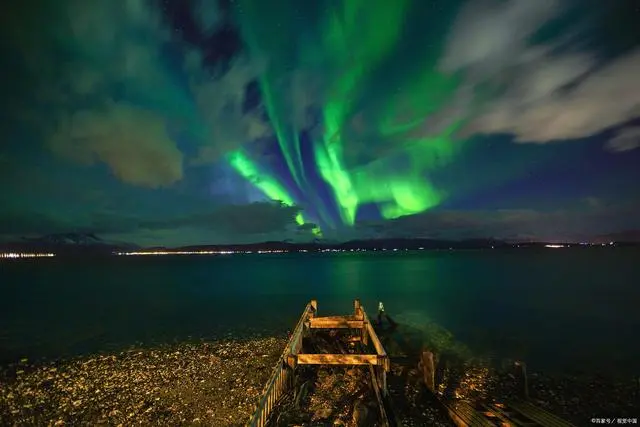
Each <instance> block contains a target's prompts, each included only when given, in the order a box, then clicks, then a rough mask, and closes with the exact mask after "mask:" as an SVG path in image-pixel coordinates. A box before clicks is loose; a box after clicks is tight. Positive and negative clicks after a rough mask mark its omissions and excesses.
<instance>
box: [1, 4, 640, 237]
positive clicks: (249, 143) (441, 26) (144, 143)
mask: <svg viewBox="0 0 640 427" xmlns="http://www.w3.org/2000/svg"><path fill="white" fill-rule="evenodd" d="M89 3H90V4H89ZM1 9H2V10H1V16H2V18H0V20H1V22H0V24H1V25H0V32H2V34H1V36H2V40H3V42H2V44H1V45H0V66H1V67H2V70H3V79H2V80H1V81H0V85H1V86H2V93H3V97H2V114H1V115H0V117H1V118H0V129H1V130H2V137H3V141H2V145H1V146H0V180H1V181H0V182H2V188H3V191H2V192H1V193H0V240H14V239H20V238H22V237H25V236H35V235H41V234H48V233H56V232H72V231H89V232H94V233H97V234H99V235H100V236H102V237H103V238H105V239H108V240H117V241H128V242H134V243H138V244H142V245H184V244H202V243H225V242H229V243H231V242H252V241H264V240H274V239H294V240H308V239H312V238H314V237H316V236H317V234H314V233H313V232H312V230H314V229H315V228H314V227H315V226H317V227H319V229H320V230H321V232H322V235H323V236H324V237H326V238H329V239H349V238H356V237H371V236H374V235H375V236H379V235H387V236H393V235H403V236H404V235H413V236H422V237H428V236H438V237H452V238H457V237H477V236H483V237H490V236H493V237H499V238H527V239H529V238H539V239H573V240H578V239H586V238H588V237H589V236H595V235H598V234H603V233H609V232H615V231H620V230H631V229H638V228H640V197H639V196H640V167H639V165H640V149H639V147H640V77H638V76H640V30H638V28H637V22H640V6H638V5H637V2H634V1H627V0H619V1H616V2H602V1H595V0H594V1H591V0H589V1H577V0H576V1H571V0H539V1H535V2H532V1H529V0H510V1H497V0H468V1H464V2H454V1H444V0H441V1H436V0H434V1H429V2H426V1H418V0H413V1H412V0H405V1H398V2H393V3H390V2H387V1H385V0H379V1H364V0H350V1H344V2H334V1H328V0H313V1H309V2H307V3H304V4H302V3H300V2H294V1H293V0H275V1H274V2H271V3H270V6H269V7H268V8H265V7H264V4H262V3H261V2H260V1H259V0H238V1H226V2H225V1H221V2H215V1H210V2H207V1H204V0H201V1H193V2H182V1H173V0H164V1H156V2H153V1H146V0H130V1H109V0H96V1H94V2H81V1H75V0H58V1H53V0H26V1H23V2H21V3H20V4H19V5H17V4H14V5H3V6H1ZM383 23H384V25H382V24H383ZM298 153H299V154H298ZM273 200H280V201H281V202H284V203H283V204H280V203H274V202H273ZM301 224H306V225H301ZM316 233H317V231H316Z"/></svg>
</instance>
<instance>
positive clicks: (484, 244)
mask: <svg viewBox="0 0 640 427" xmlns="http://www.w3.org/2000/svg"><path fill="white" fill-rule="evenodd" d="M590 242H591V243H609V242H616V245H617V246H640V230H632V231H625V232H620V233H615V234H607V235H601V236H597V237H595V238H594V239H591V240H590ZM547 244H549V243H548V242H519V243H514V242H505V241H502V240H496V239H467V240H440V239H409V238H396V239H394V238H389V239H375V240H351V241H348V242H326V241H322V240H318V239H316V240H314V241H313V242H309V243H293V242H289V241H281V242H262V243H253V244H228V245H197V246H183V247H178V248H165V247H153V248H141V247H139V246H137V245H134V244H128V243H122V242H113V241H106V240H103V239H101V238H100V237H98V236H96V235H95V234H92V233H62V234H49V235H46V236H42V237H38V238H24V239H23V240H21V241H19V242H12V243H5V244H0V252H52V253H55V254H57V255H70V256H82V255H92V256H95V255H111V254H113V253H114V252H127V251H149V252H151V251H162V250H166V251H189V252H198V251H216V252H219V251H234V252H239V251H252V252H257V251H268V250H270V251H280V250H281V251H291V252H297V251H319V250H325V249H328V250H333V249H335V250H352V249H353V250H357V249H361V250H367V251H370V250H394V249H398V250H419V249H424V250H448V249H489V248H493V249H506V248H513V247H514V246H519V247H521V248H522V247H531V248H536V247H543V246H545V245H547Z"/></svg>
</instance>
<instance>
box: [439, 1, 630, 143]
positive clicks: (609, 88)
mask: <svg viewBox="0 0 640 427" xmlns="http://www.w3.org/2000/svg"><path fill="white" fill-rule="evenodd" d="M561 13H562V8H560V7H559V2H558V1H555V0H544V1H535V2H532V1H528V0H512V1H508V2H495V1H489V2H484V1H479V2H471V3H469V5H467V6H466V7H465V8H463V9H462V11H461V13H460V15H459V16H458V19H457V21H456V23H455V25H454V26H453V30H452V33H451V35H450V37H449V40H448V44H447V49H446V53H445V55H444V56H443V58H442V61H441V63H440V68H441V69H442V70H444V71H448V72H454V71H460V70H462V71H465V72H466V75H467V78H468V83H469V84H473V85H479V84H484V85H487V84H488V85H489V86H490V87H494V88H498V90H499V93H500V94H499V95H498V96H497V97H496V98H494V99H493V100H491V101H488V102H486V103H484V104H483V105H482V108H481V109H480V113H479V114H473V116H474V117H473V120H471V121H470V124H469V125H468V126H467V128H466V129H465V130H464V131H463V132H464V133H465V134H467V135H469V134H475V133H487V134H488V133H508V134H513V135H514V137H515V141H517V142H535V143H544V142H548V141H558V140H567V139H578V138H583V137H587V136H591V135H594V134H597V133H599V132H601V131H603V130H606V129H608V128H610V127H613V126H616V125H619V124H621V123H624V122H626V121H628V120H631V119H633V118H634V117H636V116H638V115H639V114H640V90H634V88H635V87H637V81H638V77H637V76H639V75H640V50H636V51H633V52H629V53H627V54H626V55H624V56H622V57H619V58H616V59H614V60H612V61H611V62H609V63H607V64H604V65H603V66H596V64H597V60H596V57H595V55H593V54H590V53H586V52H576V51H574V50H571V49H569V40H568V39H565V40H562V41H557V42H555V43H554V44H547V45H533V44H532V41H531V37H532V36H533V35H535V34H536V32H537V31H538V30H539V29H540V28H542V26H543V25H544V24H545V23H546V22H548V21H549V20H551V19H553V18H556V17H558V16H559V15H560V14H561ZM467 114H472V113H471V111H470V110H469V108H468V109H467Z"/></svg>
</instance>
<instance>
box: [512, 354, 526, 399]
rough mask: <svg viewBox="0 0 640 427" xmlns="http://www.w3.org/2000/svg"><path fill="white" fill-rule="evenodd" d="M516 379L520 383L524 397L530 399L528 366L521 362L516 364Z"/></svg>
mask: <svg viewBox="0 0 640 427" xmlns="http://www.w3.org/2000/svg"><path fill="white" fill-rule="evenodd" d="M515 367H516V369H517V372H516V378H518V380H519V381H520V387H521V391H522V397H524V398H525V399H529V379H528V378H527V364H526V363H524V362H521V361H517V362H516V363H515Z"/></svg>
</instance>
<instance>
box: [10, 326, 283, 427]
mask: <svg viewBox="0 0 640 427" xmlns="http://www.w3.org/2000/svg"><path fill="white" fill-rule="evenodd" d="M285 342H286V337H269V338H264V337H254V338H251V339H245V340H239V341H234V340H222V341H217V342H199V343H184V344H177V345H170V346H169V345H167V346H160V347H155V348H137V349H130V350H128V351H123V352H119V353H115V354H102V355H95V356H91V357H81V358H76V359H72V360H64V361H57V362H53V363H47V364H31V363H29V361H28V360H24V359H23V360H21V361H20V362H19V363H17V364H14V365H11V366H7V367H5V368H4V369H3V372H2V376H1V377H0V425H3V426H13V425H15V426H23V425H52V426H64V425H74V426H77V425H86V426H96V425H113V426H117V425H166V426H179V425H208V426H220V427H222V426H240V425H244V423H245V422H246V421H247V420H248V418H249V416H250V414H251V413H252V412H253V410H254V406H255V403H256V400H257V397H258V396H259V395H260V393H261V392H262V388H263V387H264V384H265V383H266V381H267V379H268V378H269V375H270V373H271V370H272V368H273V366H274V364H275V363H276V361H277V359H278V357H279V356H280V354H281V353H282V349H283V347H284V345H285Z"/></svg>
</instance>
